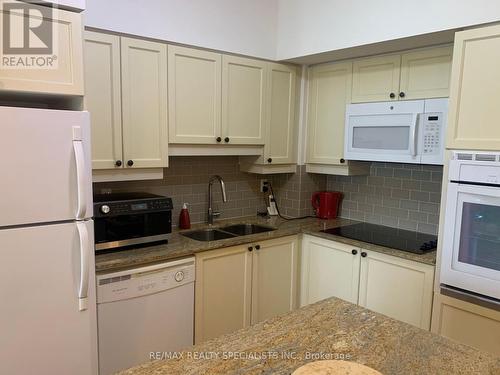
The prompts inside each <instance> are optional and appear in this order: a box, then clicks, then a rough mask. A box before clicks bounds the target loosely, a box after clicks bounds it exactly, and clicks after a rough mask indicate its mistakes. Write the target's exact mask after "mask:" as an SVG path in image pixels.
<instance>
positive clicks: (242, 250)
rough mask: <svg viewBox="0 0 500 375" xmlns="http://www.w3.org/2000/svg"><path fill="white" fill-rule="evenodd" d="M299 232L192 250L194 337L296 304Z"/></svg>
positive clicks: (220, 332) (225, 329)
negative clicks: (194, 279) (243, 243)
mask: <svg viewBox="0 0 500 375" xmlns="http://www.w3.org/2000/svg"><path fill="white" fill-rule="evenodd" d="M297 277H298V238H297V236H291V237H284V238H278V239H273V240H268V241H260V242H258V243H252V244H247V245H241V246H234V247H229V248H224V249H217V250H213V251H206V252H201V253H198V254H196V285H195V342H196V343H200V342H203V341H205V340H208V339H210V338H214V337H217V336H220V335H223V334H225V333H229V332H233V331H235V330H237V329H240V328H243V327H247V326H249V325H251V324H254V323H257V322H259V321H261V320H264V319H267V318H270V317H272V316H275V315H278V314H281V313H284V312H287V311H290V310H292V309H294V308H296V301H297V298H296V295H297Z"/></svg>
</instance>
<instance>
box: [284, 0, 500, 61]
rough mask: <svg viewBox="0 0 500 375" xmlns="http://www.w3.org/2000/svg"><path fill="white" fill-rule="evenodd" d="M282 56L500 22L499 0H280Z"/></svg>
mask: <svg viewBox="0 0 500 375" xmlns="http://www.w3.org/2000/svg"><path fill="white" fill-rule="evenodd" d="M278 1H279V5H278V36H277V57H278V59H279V60H285V59H291V58H295V57H299V56H305V55H311V54H316V53H321V52H325V51H333V50H339V49H343V48H349V47H354V46H360V45H365V44H370V43H377V42H382V41H386V40H391V39H397V38H404V37H409V36H414V35H420V34H425V33H430V32H437V31H442V30H448V29H455V28H459V27H464V26H470V25H475V24H481V23H486V22H494V21H498V20H500V1H499V0H406V1H401V0H399V1H395V0H278Z"/></svg>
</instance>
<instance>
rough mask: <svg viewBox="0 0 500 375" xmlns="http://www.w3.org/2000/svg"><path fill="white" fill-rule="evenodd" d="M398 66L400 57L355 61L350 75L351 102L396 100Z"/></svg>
mask: <svg viewBox="0 0 500 375" xmlns="http://www.w3.org/2000/svg"><path fill="white" fill-rule="evenodd" d="M400 65H401V56H400V55H386V56H378V57H372V58H368V59H361V60H355V61H354V63H353V73H352V102H353V103H360V102H379V101H388V100H397V99H398V98H399V96H398V94H399V73H400ZM391 94H393V95H391Z"/></svg>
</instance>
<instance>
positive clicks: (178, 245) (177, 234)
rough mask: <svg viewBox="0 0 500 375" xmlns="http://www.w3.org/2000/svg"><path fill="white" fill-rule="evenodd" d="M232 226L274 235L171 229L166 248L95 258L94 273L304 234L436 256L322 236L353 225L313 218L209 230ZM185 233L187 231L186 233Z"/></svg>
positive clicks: (425, 258) (431, 256) (425, 259)
mask: <svg viewBox="0 0 500 375" xmlns="http://www.w3.org/2000/svg"><path fill="white" fill-rule="evenodd" d="M236 223H238V224H239V223H253V224H261V225H268V226H272V227H274V228H276V230H274V231H270V232H264V233H258V234H253V235H249V236H240V237H234V238H229V239H225V240H219V241H209V242H201V241H196V240H193V239H190V238H188V237H185V236H183V235H182V234H181V233H182V232H186V231H180V230H177V229H174V230H173V232H172V233H171V235H170V238H169V240H168V243H167V244H163V245H155V246H149V247H142V248H139V249H132V250H127V251H121V252H114V253H107V254H96V259H95V262H96V272H107V271H115V270H119V269H123V268H129V267H133V266H139V265H145V264H151V263H157V262H162V261H165V260H169V259H175V258H182V257H187V256H192V255H193V254H195V253H197V252H201V251H207V250H213V249H218V248H223V247H229V246H236V245H242V244H246V243H252V242H257V241H265V240H270V239H273V238H279V237H285V236H291V235H295V234H300V233H305V234H310V235H313V236H318V237H322V238H326V239H330V240H334V241H337V242H342V243H346V244H348V245H352V246H355V247H362V248H364V249H366V250H372V251H376V252H380V253H385V254H389V255H393V256H397V257H400V258H404V259H409V260H413V261H416V262H420V263H425V264H430V265H435V263H436V252H435V251H431V252H429V253H426V254H423V255H420V254H413V253H409V252H405V251H401V250H395V249H391V248H387V247H384V246H377V245H373V244H368V243H366V242H361V241H356V240H352V239H348V238H344V237H340V236H335V235H332V234H327V233H322V232H321V230H324V229H329V228H335V227H339V226H344V225H348V224H354V223H357V222H356V221H353V220H348V219H342V218H339V219H334V220H320V219H316V218H305V219H298V220H284V219H281V218H279V217H271V218H262V217H258V216H250V217H244V218H237V219H230V220H219V221H217V223H216V224H215V225H213V228H217V227H222V226H226V225H230V224H236ZM203 228H208V225H207V224H196V225H193V226H192V228H191V229H190V230H195V229H203ZM188 231H189V230H188Z"/></svg>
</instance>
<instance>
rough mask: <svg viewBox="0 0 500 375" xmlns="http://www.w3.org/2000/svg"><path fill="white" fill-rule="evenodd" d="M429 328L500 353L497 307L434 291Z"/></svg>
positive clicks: (450, 337) (474, 345)
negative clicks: (495, 308) (480, 304)
mask: <svg viewBox="0 0 500 375" xmlns="http://www.w3.org/2000/svg"><path fill="white" fill-rule="evenodd" d="M431 331H432V332H434V333H437V334H439V335H441V336H444V337H447V338H449V339H452V340H455V341H458V342H460V343H462V344H466V345H469V346H472V347H474V348H477V349H479V350H482V351H485V352H489V353H493V354H494V355H497V356H500V311H497V310H493V309H489V308H486V307H483V306H479V305H475V304H472V303H469V302H466V301H462V300H459V299H456V298H452V297H449V296H446V295H443V294H440V293H436V294H434V306H433V312H432V327H431Z"/></svg>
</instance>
